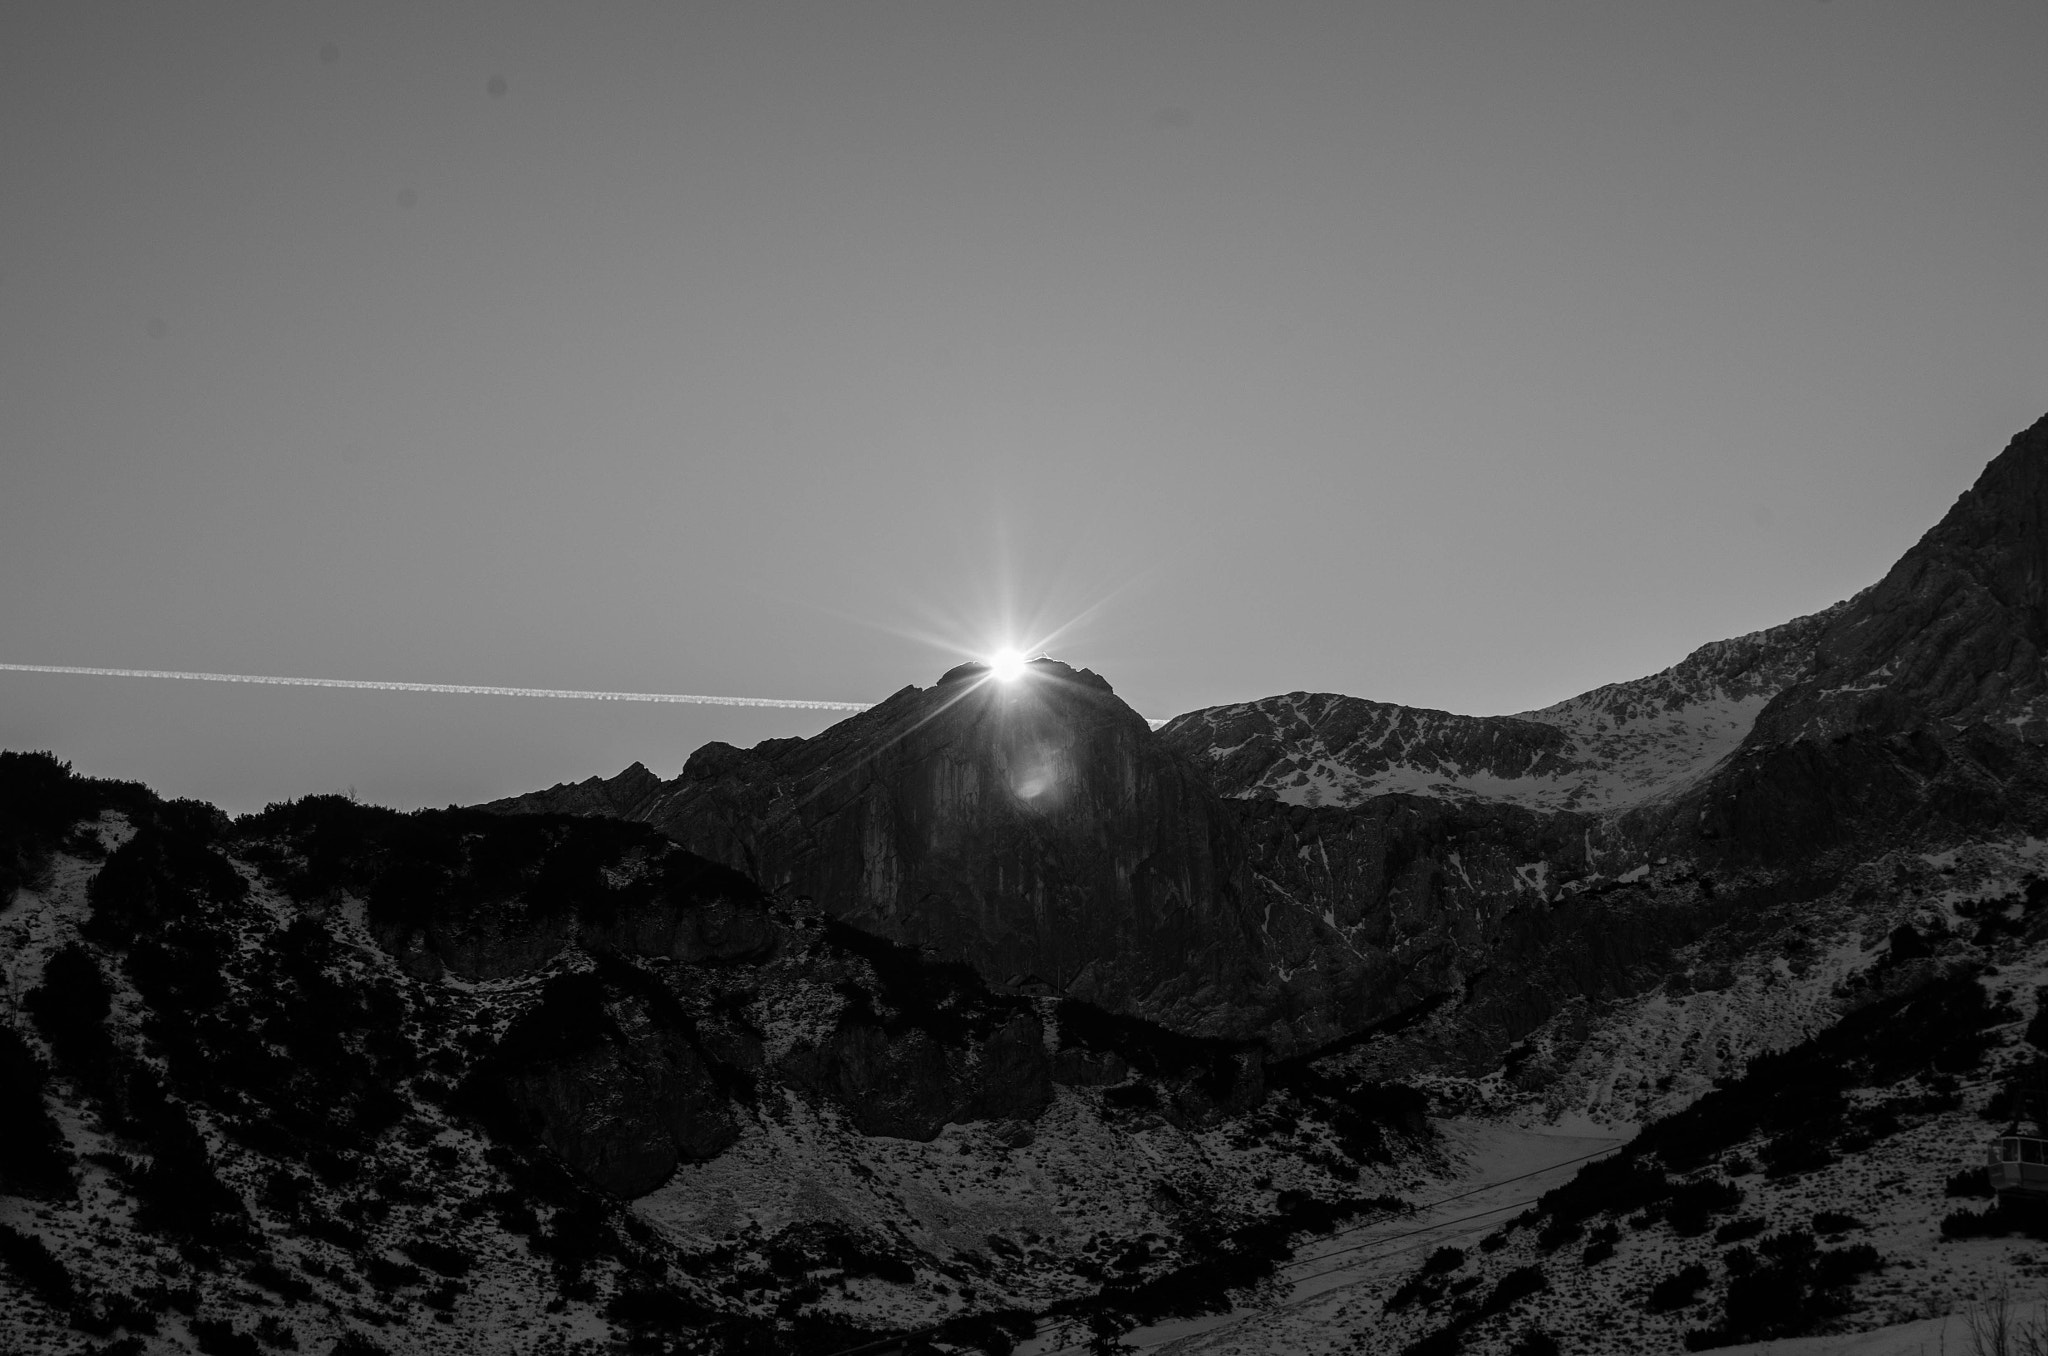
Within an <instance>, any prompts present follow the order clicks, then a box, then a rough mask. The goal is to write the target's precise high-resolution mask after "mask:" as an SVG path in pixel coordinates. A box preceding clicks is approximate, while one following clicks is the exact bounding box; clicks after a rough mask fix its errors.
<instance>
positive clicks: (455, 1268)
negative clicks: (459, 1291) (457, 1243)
mask: <svg viewBox="0 0 2048 1356" xmlns="http://www.w3.org/2000/svg"><path fill="white" fill-rule="evenodd" d="M398 1250H399V1251H400V1252H402V1253H404V1254H405V1255H406V1256H407V1257H410V1258H411V1259H412V1260H413V1261H415V1262H418V1263H419V1264H420V1265H421V1266H423V1267H425V1268H426V1269H427V1270H429V1271H434V1272H439V1273H440V1274H441V1275H443V1276H451V1277H461V1276H467V1275H468V1274H469V1269H470V1266H471V1258H470V1255H469V1254H468V1253H466V1252H464V1251H463V1250H462V1249H461V1248H457V1247H451V1246H450V1245H448V1244H446V1243H436V1242H433V1241H432V1240H431V1239H418V1240H415V1241H414V1242H410V1243H403V1244H400V1245H399V1249H398Z"/></svg>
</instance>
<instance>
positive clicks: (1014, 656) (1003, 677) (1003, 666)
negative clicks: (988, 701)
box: [988, 650, 1024, 683]
mask: <svg viewBox="0 0 2048 1356" xmlns="http://www.w3.org/2000/svg"><path fill="white" fill-rule="evenodd" d="M988 667H989V672H991V673H993V674H994V675H995V679H996V681H997V682H999V683H1014V682H1016V681H1017V680H1018V679H1019V678H1022V677H1023V676H1024V653H1023V651H1021V650H997V651H996V652H995V653H994V654H992V655H990V656H989V657H988Z"/></svg>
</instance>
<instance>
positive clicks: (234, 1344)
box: [185, 1318, 263, 1356]
mask: <svg viewBox="0 0 2048 1356" xmlns="http://www.w3.org/2000/svg"><path fill="white" fill-rule="evenodd" d="M185 1326H186V1327H187V1328H188V1329H190V1330H191V1333H192V1336H194V1337H195V1338H197V1339H198V1340H199V1350H200V1351H201V1352H203V1353H204V1354H205V1356H263V1348H262V1347H261V1346H259V1345H258V1344H257V1341H256V1338H255V1337H254V1336H253V1335H252V1334H250V1333H246V1332H243V1331H242V1330H241V1329H239V1328H237V1327H235V1325H234V1324H232V1323H230V1322H228V1321H227V1320H226V1319H224V1318H194V1319H188V1320H186V1323H185Z"/></svg>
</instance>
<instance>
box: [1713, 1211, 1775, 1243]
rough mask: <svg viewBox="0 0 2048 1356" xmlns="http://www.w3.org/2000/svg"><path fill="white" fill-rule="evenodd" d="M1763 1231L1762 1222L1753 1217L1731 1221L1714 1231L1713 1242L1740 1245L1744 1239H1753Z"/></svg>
mask: <svg viewBox="0 0 2048 1356" xmlns="http://www.w3.org/2000/svg"><path fill="white" fill-rule="evenodd" d="M1763 1231H1764V1222H1763V1221H1762V1220H1760V1219H1756V1218H1754V1217H1752V1218H1749V1219H1731V1220H1729V1221H1728V1222H1727V1223H1726V1224H1724V1225H1722V1226H1721V1227H1720V1228H1718V1229H1716V1230H1714V1241H1715V1242H1716V1243H1740V1242H1741V1241H1742V1240H1743V1239H1745V1238H1755V1237H1756V1236H1757V1235H1758V1234H1760V1233H1762V1232H1763Z"/></svg>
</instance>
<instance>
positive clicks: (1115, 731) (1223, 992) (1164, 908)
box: [491, 659, 1284, 1039]
mask: <svg viewBox="0 0 2048 1356" xmlns="http://www.w3.org/2000/svg"><path fill="white" fill-rule="evenodd" d="M625 775H627V776H630V775H631V774H630V772H629V773H628V774H625ZM621 789H622V790H626V791H630V789H629V788H624V787H622V788H621ZM572 790H573V791H574V793H575V794H577V795H582V794H583V790H582V789H581V788H576V789H572ZM604 794H605V795H609V794H610V793H609V792H606V793H604ZM584 798H585V799H588V798H589V797H588V796H585V797H584ZM543 803H544V804H550V805H551V804H552V803H553V802H539V801H537V800H536V799H535V798H523V799H522V800H521V801H517V802H500V803H499V804H497V805H494V806H492V807H491V808H493V809H519V808H529V807H534V806H536V805H537V804H543ZM563 803H564V804H566V803H567V801H566V800H565V801H564V802H563ZM630 813H631V814H632V816H633V817H634V818H636V819H639V820H642V821H643V822H646V823H649V824H652V825H653V826H655V827H656V828H658V829H660V830H661V831H662V832H663V833H664V834H666V835H667V836H668V837H669V838H670V839H671V840H673V841H675V842H677V843H680V844H682V845H684V846H686V847H688V848H690V849H691V850H692V851H694V852H698V853H701V854H703V855H704V856H706V857H709V858H711V859H712V860H714V861H718V862H723V863H725V864H727V865H730V866H732V867H734V868H737V869H739V870H742V871H745V872H747V873H748V874H749V875H751V876H753V877H754V878H755V879H757V880H759V881H760V882H761V883H762V884H763V885H764V886H766V887H767V888H769V889H770V890H772V891H775V892H777V893H778V894H780V895H782V896H783V897H785V898H789V899H792V900H799V899H805V898H808V899H809V900H811V901H813V902H814V903H815V905H816V906H817V907H818V908H820V909H822V910H824V911H826V912H828V913H830V914H832V915H833V916H835V917H838V918H841V919H844V920H846V921H847V922H850V923H852V924H855V925H856V926H859V927H862V928H866V929H869V930H871V931H874V932H878V933H881V934H883V935H885V936H889V937H892V938H895V939H897V940H899V941H904V942H911V943H915V944H918V945H920V946H926V947H929V948H931V949H932V950H933V951H935V952H937V953H939V954H941V955H944V956H947V957H949V958H954V959H960V960H965V961H967V962H969V963H971V964H972V965H974V966H975V968H976V969H978V970H979V971H980V972H981V973H982V974H983V975H984V976H986V977H987V978H988V979H989V980H990V981H991V982H993V983H996V984H999V985H1003V984H1008V985H1011V986H1013V987H1017V986H1025V987H1029V986H1035V985H1038V984H1044V985H1049V986H1051V987H1052V988H1053V989H1056V990H1058V991H1060V992H1062V993H1065V994H1067V995H1069V996H1072V997H1079V998H1086V999H1090V1000H1093V1001H1097V1002H1100V1003H1102V1004H1104V1005H1105V1006H1110V1007H1114V1008H1119V1009H1125V1010H1129V1011H1133V1012H1138V1013H1142V1014H1144V1015H1146V1016H1148V1017H1151V1018H1154V1019H1156V1020H1160V1021H1164V1022H1167V1023H1170V1024H1172V1025H1174V1026H1176V1027H1177V1028H1179V1029H1182V1030H1188V1031H1193V1032H1200V1033H1205V1034H1218V1035H1245V1034H1249V1033H1251V1032H1255V1031H1260V1030H1263V1029H1265V1028H1267V1027H1269V1026H1270V1025H1271V1023H1272V1022H1273V1021H1274V1019H1275V1017H1276V1016H1277V1015H1278V1013H1279V1006H1278V1003H1279V1000H1278V998H1277V996H1276V992H1275V986H1274V984H1273V982H1272V980H1271V976H1270V973H1269V971H1268V969H1267V967H1266V965H1265V963H1264V947H1265V941H1264V935H1263V934H1262V933H1261V931H1260V928H1259V926H1258V919H1257V917H1256V915H1254V914H1253V913H1252V912H1251V908H1250V906H1249V904H1248V903H1247V901H1248V900H1249V899H1250V897H1251V895H1252V887H1251V876H1250V873H1249V871H1248V869H1247V866H1246V861H1245V855H1244V849H1243V842H1242V835H1241V834H1240V832H1239V831H1238V829H1237V826H1236V825H1235V823H1234V822H1233V819H1232V816H1231V813H1230V811H1229V810H1228V808H1227V807H1226V806H1224V805H1222V804H1221V803H1220V802H1219V801H1218V800H1217V798H1216V796H1215V795H1214V793H1213V792H1212V791H1211V790H1210V788H1209V786H1208V785H1207V783H1206V781H1205V780H1204V779H1203V777H1202V776H1201V774H1200V773H1199V772H1198V771H1197V770H1196V769H1194V768H1193V767H1191V766H1190V765H1189V764H1187V763H1186V761H1185V760H1183V759H1181V758H1180V757H1178V756H1177V755H1176V754H1174V753H1173V752H1172V751H1171V750H1169V749H1166V748H1162V747H1161V746H1160V744H1159V742H1158V741H1157V740H1156V739H1154V737H1153V735H1152V732H1151V730H1150V728H1149V727H1148V726H1147V725H1146V723H1145V720H1144V718H1143V717H1141V716H1139V715H1138V714H1137V713H1136V712H1135V711H1133V710H1131V708H1130V707H1128V706H1126V705H1125V704H1124V703H1123V702H1122V701H1120V700H1118V699H1117V697H1116V695H1115V693H1114V692H1113V691H1112V690H1111V688H1110V686H1109V684H1108V683H1106V682H1104V681H1103V680H1102V679H1101V678H1099V677H1097V676H1096V675H1095V674H1093V673H1089V672H1086V671H1085V670H1083V671H1077V670H1075V669H1072V668H1069V667H1068V666H1067V665H1065V664H1061V663H1058V662H1056V661H1053V660H1046V659H1041V660H1038V661H1036V662H1035V663H1033V664H1032V665H1031V666H1030V667H1029V670H1028V672H1027V673H1026V675H1025V676H1024V677H1023V678H1021V679H1019V680H1018V681H1017V682H1015V683H1012V684H1003V683H998V682H995V681H994V680H993V679H992V678H991V677H990V676H989V674H988V671H987V670H986V669H985V668H983V667H981V666H979V665H963V666H962V667H960V668H957V669H954V670H953V671H951V672H950V673H947V674H946V675H945V676H944V677H942V678H941V679H940V680H939V682H938V683H937V684H936V685H934V686H933V687H931V688H928V689H922V690H921V689H918V688H906V689H904V690H903V691H902V692H899V693H897V694H896V695H895V696H894V697H891V698H890V699H889V700H888V701H886V702H884V703H882V704H881V705H880V706H877V707H875V708H874V709H872V710H870V711H866V712H863V713H862V714H860V715H858V716H855V717H853V718H852V719H850V720H847V721H843V722H841V723H840V724H838V725H835V726H833V727H832V728H831V729H829V730H827V731H825V732H824V733H823V734H821V735H819V736H817V737H816V738H815V739H808V740H771V741H769V742H767V743H765V744H762V745H760V746H758V747H756V748H754V749H749V750H740V749H734V748H731V747H729V746H727V745H722V744H713V745H709V746H707V747H705V748H703V749H700V750H698V752H697V753H696V754H694V755H693V756H692V757H691V759H690V761H689V763H688V765H687V766H686V767H685V768H684V769H683V773H682V775H681V776H680V777H677V778H676V779H675V780H673V781H671V782H668V783H665V784H663V785H662V786H661V787H660V788H659V790H657V791H655V792H653V793H652V794H643V795H639V796H637V797H636V798H634V799H633V800H632V804H631V808H630ZM1282 1038H1283V1039H1284V1033H1282Z"/></svg>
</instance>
